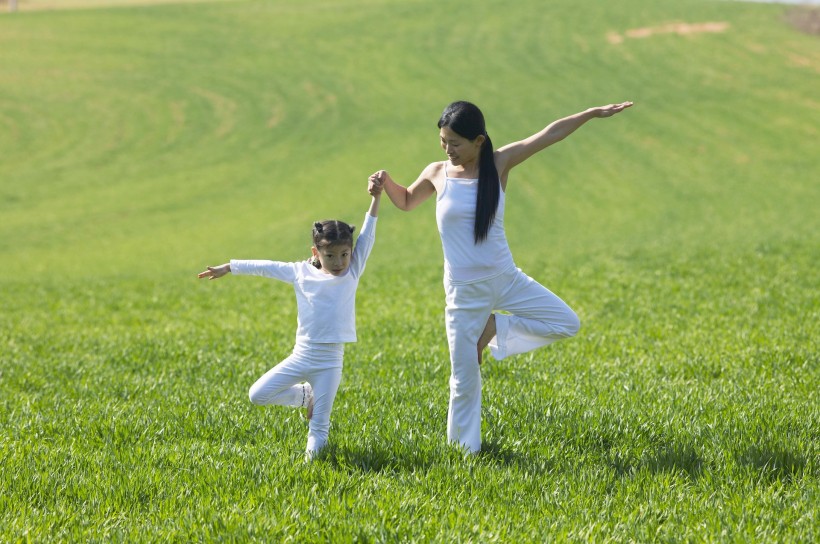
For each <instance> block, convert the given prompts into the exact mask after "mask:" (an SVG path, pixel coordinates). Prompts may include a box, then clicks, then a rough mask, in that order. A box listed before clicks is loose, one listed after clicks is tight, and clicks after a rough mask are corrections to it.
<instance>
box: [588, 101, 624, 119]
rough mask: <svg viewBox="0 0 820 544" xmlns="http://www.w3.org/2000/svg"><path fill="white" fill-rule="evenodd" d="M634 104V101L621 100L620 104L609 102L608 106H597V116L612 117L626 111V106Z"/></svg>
mask: <svg viewBox="0 0 820 544" xmlns="http://www.w3.org/2000/svg"><path fill="white" fill-rule="evenodd" d="M630 106H632V102H621V103H620V104H609V105H608V106H601V107H600V108H595V116H596V117H612V116H613V115H615V114H616V113H618V112H621V111H624V110H625V109H626V108H628V107H630Z"/></svg>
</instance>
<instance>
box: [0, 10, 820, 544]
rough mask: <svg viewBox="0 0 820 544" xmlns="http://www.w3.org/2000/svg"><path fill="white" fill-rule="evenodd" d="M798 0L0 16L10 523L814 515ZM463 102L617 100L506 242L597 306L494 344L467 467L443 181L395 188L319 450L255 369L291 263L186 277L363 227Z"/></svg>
mask: <svg viewBox="0 0 820 544" xmlns="http://www.w3.org/2000/svg"><path fill="white" fill-rule="evenodd" d="M587 4H588V5H587ZM787 9H788V8H786V7H783V6H766V5H758V4H755V5H751V4H745V3H731V2H695V1H680V0H676V1H671V0H670V1H667V0H661V1H655V2H638V1H637V0H624V1H623V2H617V3H601V2H594V3H578V2H574V1H570V0H557V1H554V2H550V3H548V4H544V3H543V2H535V1H530V0H525V1H521V2H515V3H509V2H497V1H485V0H480V1H475V2H471V3H470V4H469V8H467V7H466V6H463V5H452V4H451V3H442V2H433V1H428V0H423V1H422V0H409V1H403V2H400V3H399V2H390V1H388V0H372V1H348V0H339V1H337V2H313V1H309V2H304V1H300V2H297V1H295V0H294V1H248V2H245V1H239V2H219V3H203V4H198V5H197V4H185V5H164V6H145V7H119V8H117V9H110V10H107V9H91V10H79V11H71V10H68V11H42V12H29V13H26V12H23V13H18V14H14V15H6V14H4V15H2V16H0V51H2V54H0V157H1V158H0V259H2V262H3V263H5V267H4V268H5V274H3V275H2V276H0V297H1V298H0V300H1V301H2V304H0V418H1V419H0V429H2V431H0V460H1V461H2V471H0V541H2V542H18V541H34V542H41V541H111V540H115V541H163V540H165V541H217V540H219V541H235V542H247V541H260V542H271V541H284V540H288V539H291V540H294V541H299V542H310V541H333V542H349V541H363V542H389V541H418V542H427V541H458V542H468V541H472V542H493V541H497V542H511V541H523V542H527V541H595V542H607V541H612V542H623V541H638V542H643V541H664V542H670V541H671V542H677V541H681V542H685V541H695V542H700V541H714V542H718V541H720V542H723V541H729V542H775V541H776V542H808V541H812V540H816V538H817V535H818V534H820V528H818V527H819V525H818V519H817V517H818V506H817V505H818V504H819V503H818V491H819V486H818V476H820V469H818V454H820V447H818V443H820V442H819V439H820V436H818V429H820V409H819V408H818V406H819V404H818V396H817V391H818V386H819V385H820V376H818V374H819V373H820V370H819V369H818V355H817V353H818V345H817V338H818V336H820V325H819V324H818V323H819V322H820V320H819V319H818V318H819V317H820V273H818V270H819V269H820V219H818V214H817V213H816V211H815V208H816V205H815V203H816V202H818V201H820V183H818V180H819V179H820V156H818V154H817V151H816V142H817V141H818V127H820V103H818V99H817V88H818V83H819V82H820V42H818V40H817V37H816V36H809V35H805V34H801V33H799V32H796V31H794V30H793V29H791V28H790V27H789V26H788V24H786V23H785V21H784V16H783V15H784V13H785V12H786V10H787ZM709 22H713V23H725V24H726V26H725V29H724V30H723V31H720V32H697V33H691V34H686V35H682V34H680V33H679V32H678V31H675V30H674V29H675V28H680V27H675V26H670V25H672V24H673V23H688V24H691V25H695V24H701V23H709ZM636 29H649V31H647V30H644V31H643V32H633V33H630V31H631V30H636ZM646 34H650V35H649V36H646V37H642V38H641V37H632V36H640V35H646ZM614 35H617V36H620V37H621V38H622V39H621V41H620V43H614V42H617V40H614V39H613V36H614ZM456 99H468V100H472V101H475V102H476V103H478V104H479V105H480V106H481V107H482V108H483V109H484V111H485V114H486V115H487V119H488V130H489V133H490V136H491V137H492V139H493V141H494V143H495V144H496V145H497V146H498V145H502V144H504V143H507V142H509V141H512V140H515V139H519V138H522V137H524V136H527V135H529V134H531V133H533V132H535V131H537V130H539V129H540V128H542V127H543V126H544V125H545V124H546V123H548V122H549V121H551V120H553V119H555V118H558V117H561V116H563V115H567V114H570V113H574V112H576V111H579V110H581V109H583V108H586V107H588V106H592V105H599V104H605V103H608V102H614V101H620V100H633V101H635V103H636V105H635V107H634V108H632V109H631V110H629V111H627V112H626V113H624V114H622V115H620V116H618V117H616V118H614V119H609V120H603V121H593V122H591V123H590V124H589V125H588V126H585V127H583V128H582V129H581V130H580V131H579V132H578V133H577V134H575V135H573V136H572V137H571V138H570V139H569V140H567V141H566V142H562V143H561V144H559V145H557V146H555V147H554V148H551V149H550V150H548V151H546V152H545V153H543V154H541V155H539V156H537V157H535V158H533V159H531V160H530V161H528V162H527V163H526V164H525V165H523V166H521V167H519V168H517V169H516V170H514V171H513V173H512V175H511V181H510V186H509V191H508V207H507V217H506V224H507V233H508V237H509V239H510V243H511V245H512V246H513V250H514V254H515V256H516V260H517V262H518V264H519V266H521V267H522V268H523V269H524V270H525V271H527V272H528V273H530V274H531V275H532V276H534V277H535V278H536V279H538V280H539V281H541V282H542V283H544V284H545V285H547V286H548V287H550V288H551V289H552V290H554V291H555V292H556V293H558V294H559V295H561V296H562V297H563V298H564V299H565V300H567V301H568V302H569V303H570V305H572V306H573V307H574V308H575V309H576V310H577V311H578V313H579V315H580V317H581V320H582V330H581V333H580V334H579V336H578V337H576V338H574V339H571V340H567V341H564V342H561V343H558V344H555V345H553V346H551V347H549V348H547V349H543V350H539V351H536V352H534V353H531V354H527V355H524V356H519V357H516V358H514V359H512V360H509V361H504V362H496V361H492V360H490V361H488V362H487V363H486V365H485V366H484V367H483V369H482V374H483V379H484V412H483V417H484V448H483V451H482V453H481V454H480V455H478V456H475V457H470V458H464V457H463V456H462V455H461V454H460V453H459V452H458V451H456V450H455V449H453V448H451V447H448V446H447V445H446V443H445V427H446V410H447V398H448V384H447V380H448V376H449V359H448V353H447V347H446V340H445V337H444V326H443V318H442V312H443V291H442V287H441V249H440V244H439V242H438V239H437V238H438V237H437V233H436V230H435V224H434V217H433V205H432V202H429V203H426V204H425V205H424V206H422V207H421V208H420V209H418V210H416V211H414V212H412V213H410V214H404V213H402V212H399V211H397V210H395V209H394V208H392V207H391V206H390V205H389V204H388V203H387V202H385V203H384V206H383V207H382V212H381V214H380V220H379V221H380V222H379V226H378V233H377V241H376V246H375V249H374V252H373V255H372V257H371V260H370V261H369V263H368V268H367V271H366V273H365V276H364V278H363V280H362V284H361V287H360V291H359V296H358V310H357V312H358V323H357V325H358V332H359V342H358V343H356V344H351V345H349V346H348V348H347V353H346V367H345V374H344V378H343V382H342V387H341V389H340V392H339V395H338V397H337V399H336V405H335V408H334V413H333V428H332V430H331V442H330V445H329V447H328V450H327V452H326V453H325V454H324V455H323V457H322V459H321V460H320V461H318V462H315V463H312V464H305V463H303V462H302V455H301V452H302V451H303V449H304V443H305V439H306V433H307V429H306V424H305V422H304V420H303V419H302V416H301V414H300V413H299V411H297V410H290V409H285V408H279V407H271V408H260V407H255V406H252V405H251V404H250V403H249V402H248V400H247V396H246V393H247V388H248V387H249V386H250V385H251V384H252V383H253V381H254V380H255V379H256V378H257V377H258V376H259V375H261V374H262V373H263V372H264V371H265V370H267V369H268V368H269V367H270V366H272V365H273V364H275V363H276V362H278V361H279V360H281V359H282V358H284V357H285V356H286V355H287V354H288V353H289V350H290V348H291V347H292V343H293V336H294V330H295V320H296V315H295V303H294V301H293V294H292V291H291V290H290V289H289V288H288V287H287V286H285V285H283V284H277V283H272V282H265V281H264V280H259V279H254V278H226V279H223V280H220V281H218V282H204V281H198V280H196V278H195V274H196V273H197V272H198V271H200V270H201V269H203V268H204V267H205V266H206V265H208V264H218V263H221V262H224V261H225V260H227V259H228V258H231V257H235V258H271V259H278V260H296V259H301V258H304V257H306V256H307V254H308V248H309V228H310V224H311V222H312V221H314V220H316V219H321V218H326V217H338V218H340V219H344V220H347V221H350V222H352V223H354V224H357V225H360V224H361V218H362V216H363V214H364V211H365V209H366V207H367V203H368V196H367V195H366V192H365V187H366V178H367V175H368V174H370V173H371V172H372V171H375V170H376V169H379V168H386V169H388V170H389V171H390V172H391V173H392V174H393V176H394V177H395V178H396V179H397V180H398V181H400V182H402V183H405V184H406V183H409V182H411V181H412V180H413V179H415V177H416V176H417V175H418V173H419V171H420V170H421V168H422V167H423V166H424V165H426V164H427V163H428V162H431V161H433V160H440V159H441V157H442V154H441V152H440V150H439V149H438V148H437V133H436V129H435V122H436V120H437V118H438V115H439V113H440V111H441V109H442V108H443V107H444V106H445V105H446V104H447V103H448V102H450V101H452V100H456Z"/></svg>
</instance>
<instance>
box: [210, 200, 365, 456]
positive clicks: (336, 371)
mask: <svg viewBox="0 0 820 544" xmlns="http://www.w3.org/2000/svg"><path fill="white" fill-rule="evenodd" d="M380 192H381V190H380V189H378V190H371V194H372V196H373V198H372V200H371V202H370V209H369V210H368V212H367V214H366V215H365V218H364V225H363V226H362V230H361V232H360V233H359V237H358V240H357V241H356V247H355V249H354V247H353V230H354V229H355V227H352V226H350V225H348V224H346V223H343V222H341V221H319V222H316V223H314V224H313V247H312V252H313V257H312V258H311V259H310V260H307V261H302V262H296V263H286V262H277V261H240V260H231V261H230V262H229V263H225V264H223V265H220V266H209V267H208V269H207V270H205V271H204V272H200V273H199V275H198V277H199V278H209V279H212V280H215V279H217V278H221V277H222V276H224V275H225V274H227V273H229V272H233V273H234V274H244V275H252V276H264V277H267V278H273V279H277V280H281V281H284V282H287V283H290V284H292V285H293V288H294V290H295V291H296V301H297V309H298V318H297V329H296V345H295V347H294V348H293V353H291V355H290V356H289V357H288V358H286V359H285V360H284V361H282V362H281V363H279V364H278V365H276V366H275V367H273V368H272V369H270V370H268V371H267V372H266V373H265V374H264V375H263V376H262V377H261V378H259V379H258V380H257V381H256V383H255V384H253V385H252V386H251V389H250V392H249V396H250V399H251V402H252V403H254V404H278V405H282V406H296V407H304V408H307V418H308V420H309V425H308V428H309V431H308V440H307V447H306V458H307V459H312V458H313V457H314V456H315V455H316V453H318V452H319V450H321V449H322V448H323V447H324V446H325V444H326V443H327V436H328V430H329V429H330V411H331V409H332V408H333V401H334V399H335V398H336V391H337V390H338V388H339V383H340V382H341V379H342V359H343V356H344V345H345V343H346V342H355V341H356V310H355V308H356V306H355V302H356V288H357V287H358V285H359V278H360V277H361V275H362V272H363V271H364V266H365V262H366V261H367V257H368V256H369V255H370V251H371V249H372V248H373V242H374V241H375V237H376V217H377V215H378V209H379V198H380Z"/></svg>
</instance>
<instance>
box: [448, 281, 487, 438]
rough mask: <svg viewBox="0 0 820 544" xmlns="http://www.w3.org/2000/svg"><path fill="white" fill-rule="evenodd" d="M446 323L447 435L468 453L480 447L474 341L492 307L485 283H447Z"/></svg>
mask: <svg viewBox="0 0 820 544" xmlns="http://www.w3.org/2000/svg"><path fill="white" fill-rule="evenodd" d="M445 290H446V292H447V299H446V301H447V304H446V307H445V312H444V314H445V326H446V329H447V342H448V344H449V347H450V366H451V372H450V406H449V410H448V412H447V439H448V440H449V441H450V442H453V443H458V444H461V445H462V446H463V447H465V448H466V449H467V450H468V451H469V452H470V453H475V452H478V451H479V450H480V449H481V372H480V370H479V366H478V352H477V350H476V343H477V342H478V338H479V337H480V336H481V333H482V331H483V330H484V325H485V324H486V322H487V317H488V316H489V315H490V312H491V310H492V301H491V297H490V296H489V291H488V290H487V286H486V284H483V283H471V284H465V285H449V284H447V283H446V282H445Z"/></svg>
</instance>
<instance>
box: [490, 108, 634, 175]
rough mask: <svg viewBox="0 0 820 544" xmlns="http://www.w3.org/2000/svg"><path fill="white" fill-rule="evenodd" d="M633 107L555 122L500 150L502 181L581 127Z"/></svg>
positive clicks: (498, 160) (591, 110)
mask: <svg viewBox="0 0 820 544" xmlns="http://www.w3.org/2000/svg"><path fill="white" fill-rule="evenodd" d="M630 106H632V102H621V103H620V104H609V105H607V106H599V107H597V108H589V109H588V110H585V111H582V112H579V113H576V114H574V115H570V116H569V117H564V118H563V119H558V120H557V121H553V122H552V123H550V124H549V125H547V127H546V128H544V129H543V130H541V131H540V132H537V133H535V134H533V135H532V136H530V137H529V138H526V139H524V140H521V141H519V142H513V143H511V144H508V145H505V146H503V147H501V148H499V149H498V150H497V151H496V152H495V163H496V166H497V167H498V173H499V174H500V175H501V177H502V179H506V175H507V173H508V172H509V171H510V170H511V169H512V168H513V167H514V166H517V165H519V164H521V163H522V162H524V161H525V160H527V159H529V158H530V157H532V156H533V155H535V154H536V153H538V152H539V151H541V150H543V149H546V148H547V147H549V146H551V145H552V144H554V143H557V142H560V141H561V140H563V139H564V138H566V137H567V136H569V135H570V134H572V133H573V132H575V131H576V130H578V129H579V128H580V127H581V125H583V124H584V123H586V122H587V121H589V120H591V119H595V118H596V117H612V116H613V115H615V114H616V113H619V112H621V111H623V110H625V109H626V108H628V107H630Z"/></svg>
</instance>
